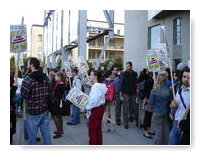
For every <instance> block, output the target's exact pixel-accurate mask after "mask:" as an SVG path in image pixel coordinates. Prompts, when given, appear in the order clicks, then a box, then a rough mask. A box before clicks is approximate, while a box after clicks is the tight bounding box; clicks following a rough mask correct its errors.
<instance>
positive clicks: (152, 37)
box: [148, 25, 160, 49]
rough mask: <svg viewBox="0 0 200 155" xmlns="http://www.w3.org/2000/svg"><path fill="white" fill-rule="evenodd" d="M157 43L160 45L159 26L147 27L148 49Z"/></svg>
mask: <svg viewBox="0 0 200 155" xmlns="http://www.w3.org/2000/svg"><path fill="white" fill-rule="evenodd" d="M158 43H160V25H156V26H153V27H149V29H148V49H152V48H153V47H154V46H155V45H156V44H158Z"/></svg>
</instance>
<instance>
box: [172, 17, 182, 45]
mask: <svg viewBox="0 0 200 155" xmlns="http://www.w3.org/2000/svg"><path fill="white" fill-rule="evenodd" d="M173 42H174V45H181V43H182V18H176V19H174V21H173Z"/></svg>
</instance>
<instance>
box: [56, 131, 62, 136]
mask: <svg viewBox="0 0 200 155" xmlns="http://www.w3.org/2000/svg"><path fill="white" fill-rule="evenodd" d="M57 133H58V131H55V132H54V134H57ZM60 133H61V134H62V135H63V134H64V132H63V131H60Z"/></svg>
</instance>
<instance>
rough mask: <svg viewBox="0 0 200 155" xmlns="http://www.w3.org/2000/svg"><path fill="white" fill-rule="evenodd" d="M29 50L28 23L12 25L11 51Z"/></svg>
mask: <svg viewBox="0 0 200 155" xmlns="http://www.w3.org/2000/svg"><path fill="white" fill-rule="evenodd" d="M26 51H27V34H26V25H10V52H11V53H18V52H26Z"/></svg>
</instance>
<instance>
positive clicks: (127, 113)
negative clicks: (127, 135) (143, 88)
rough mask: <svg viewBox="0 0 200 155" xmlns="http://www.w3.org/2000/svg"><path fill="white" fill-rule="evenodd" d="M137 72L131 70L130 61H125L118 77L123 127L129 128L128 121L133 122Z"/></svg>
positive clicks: (135, 114)
mask: <svg viewBox="0 0 200 155" xmlns="http://www.w3.org/2000/svg"><path fill="white" fill-rule="evenodd" d="M137 82H138V74H137V73H136V72H135V71H133V70H132V62H127V63H126V71H125V72H124V73H123V74H122V76H121V79H120V100H121V101H123V116H124V128H125V129H128V128H129V122H133V113H134V116H135V117H137V113H136V93H137Z"/></svg>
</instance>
